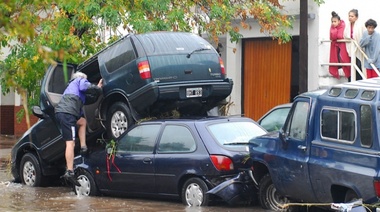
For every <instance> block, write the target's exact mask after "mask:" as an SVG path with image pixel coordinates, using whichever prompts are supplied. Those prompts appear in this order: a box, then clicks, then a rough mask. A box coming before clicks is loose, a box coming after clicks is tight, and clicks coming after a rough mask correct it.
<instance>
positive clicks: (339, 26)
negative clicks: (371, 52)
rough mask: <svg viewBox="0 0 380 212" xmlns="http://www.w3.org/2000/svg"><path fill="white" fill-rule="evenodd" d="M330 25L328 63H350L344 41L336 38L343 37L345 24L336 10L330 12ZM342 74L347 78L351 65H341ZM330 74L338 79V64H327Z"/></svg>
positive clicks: (349, 74)
mask: <svg viewBox="0 0 380 212" xmlns="http://www.w3.org/2000/svg"><path fill="white" fill-rule="evenodd" d="M331 15H332V17H331V27H330V40H331V46H330V63H350V62H351V59H350V56H348V52H347V49H346V43H345V42H338V40H341V39H344V36H343V34H344V29H345V27H346V24H345V23H344V21H343V20H341V19H340V17H339V15H338V14H337V13H336V12H334V11H333V12H332V13H331ZM342 69H343V72H344V75H345V76H346V77H347V78H349V77H350V76H351V67H350V66H342ZM329 72H330V74H331V75H332V76H333V77H335V78H337V79H340V75H339V66H337V65H330V66H329Z"/></svg>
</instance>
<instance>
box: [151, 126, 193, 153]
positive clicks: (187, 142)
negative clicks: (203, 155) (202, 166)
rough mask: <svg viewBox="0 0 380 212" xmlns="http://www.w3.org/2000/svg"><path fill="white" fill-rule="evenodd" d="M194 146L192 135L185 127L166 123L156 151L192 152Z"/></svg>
mask: <svg viewBox="0 0 380 212" xmlns="http://www.w3.org/2000/svg"><path fill="white" fill-rule="evenodd" d="M195 148H196V144H195V140H194V137H193V135H192V134H191V132H190V130H189V129H188V128H187V127H185V126H177V125H168V126H166V127H165V129H164V132H163V134H162V137H161V140H160V144H159V146H158V150H157V152H158V153H170V152H193V151H194V150H195Z"/></svg>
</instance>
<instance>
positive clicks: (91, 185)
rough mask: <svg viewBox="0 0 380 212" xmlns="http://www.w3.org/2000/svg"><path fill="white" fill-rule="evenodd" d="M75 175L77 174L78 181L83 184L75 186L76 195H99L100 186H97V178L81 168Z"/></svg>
mask: <svg viewBox="0 0 380 212" xmlns="http://www.w3.org/2000/svg"><path fill="white" fill-rule="evenodd" d="M75 175H76V176H77V181H78V182H79V183H80V184H81V186H75V189H74V190H75V194H76V195H82V196H96V195H98V188H97V187H96V184H95V180H94V178H93V177H92V175H91V174H90V173H89V172H88V171H86V170H83V169H79V170H78V171H77V173H76V174H75Z"/></svg>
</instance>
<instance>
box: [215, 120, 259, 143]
mask: <svg viewBox="0 0 380 212" xmlns="http://www.w3.org/2000/svg"><path fill="white" fill-rule="evenodd" d="M208 128H209V130H210V132H211V134H212V135H213V136H214V138H215V139H216V140H217V141H218V142H219V143H220V144H222V145H236V144H247V143H248V142H249V140H250V139H252V138H254V137H257V136H260V135H264V134H265V133H266V131H265V130H264V129H262V128H261V127H259V126H258V125H256V124H255V123H253V122H225V123H217V124H212V125H210V126H208Z"/></svg>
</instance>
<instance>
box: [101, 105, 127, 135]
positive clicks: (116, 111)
mask: <svg viewBox="0 0 380 212" xmlns="http://www.w3.org/2000/svg"><path fill="white" fill-rule="evenodd" d="M130 124H132V116H131V112H130V110H129V108H128V106H127V105H126V104H125V103H124V102H116V103H115V104H113V105H112V106H111V107H110V108H109V110H108V112H107V134H108V135H110V136H111V138H112V139H115V138H118V137H119V136H120V135H121V134H123V132H125V131H126V130H127V129H128V127H129V126H130Z"/></svg>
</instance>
